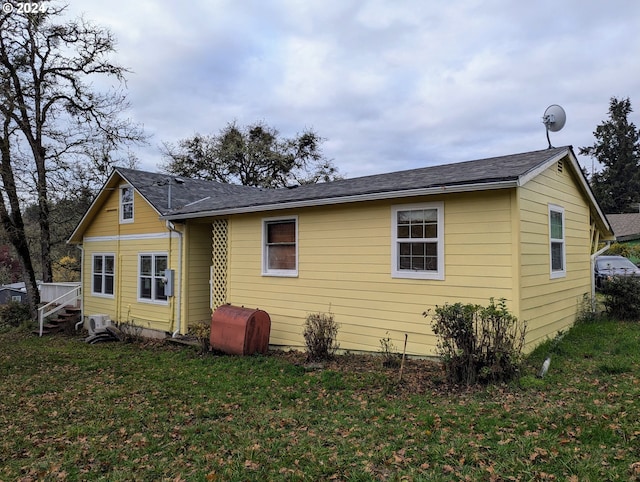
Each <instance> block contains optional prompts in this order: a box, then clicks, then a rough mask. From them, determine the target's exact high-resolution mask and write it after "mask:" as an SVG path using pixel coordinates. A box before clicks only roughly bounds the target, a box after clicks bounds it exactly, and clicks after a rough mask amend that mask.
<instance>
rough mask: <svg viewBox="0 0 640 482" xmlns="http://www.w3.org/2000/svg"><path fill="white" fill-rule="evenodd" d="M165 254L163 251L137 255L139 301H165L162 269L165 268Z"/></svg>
mask: <svg viewBox="0 0 640 482" xmlns="http://www.w3.org/2000/svg"><path fill="white" fill-rule="evenodd" d="M167 259H168V258H167V255H166V254H164V253H142V254H140V256H139V269H138V299H139V300H140V301H150V302H161V303H164V302H166V301H167V296H166V295H165V294H164V285H165V279H164V270H165V269H167V265H168V263H167Z"/></svg>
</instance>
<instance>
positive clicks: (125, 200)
mask: <svg viewBox="0 0 640 482" xmlns="http://www.w3.org/2000/svg"><path fill="white" fill-rule="evenodd" d="M120 222H121V223H132V222H133V188H132V187H131V186H120Z"/></svg>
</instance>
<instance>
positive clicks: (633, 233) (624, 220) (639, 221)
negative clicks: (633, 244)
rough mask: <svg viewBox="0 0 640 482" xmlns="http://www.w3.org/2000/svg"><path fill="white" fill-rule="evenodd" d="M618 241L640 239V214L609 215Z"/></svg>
mask: <svg viewBox="0 0 640 482" xmlns="http://www.w3.org/2000/svg"><path fill="white" fill-rule="evenodd" d="M607 219H608V220H609V223H611V227H612V228H613V234H614V235H615V236H616V239H617V240H618V241H630V240H632V239H640V213H626V214H607Z"/></svg>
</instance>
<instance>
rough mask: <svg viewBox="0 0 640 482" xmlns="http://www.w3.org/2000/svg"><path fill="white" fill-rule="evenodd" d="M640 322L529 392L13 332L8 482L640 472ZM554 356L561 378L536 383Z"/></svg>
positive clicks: (583, 348) (529, 385)
mask: <svg viewBox="0 0 640 482" xmlns="http://www.w3.org/2000/svg"><path fill="white" fill-rule="evenodd" d="M639 347H640V325H639V324H637V323H634V324H631V323H615V322H599V323H593V324H584V325H580V326H578V327H576V328H574V329H573V330H571V331H570V332H569V333H568V334H567V335H566V336H565V337H564V338H563V339H562V340H561V341H560V343H558V344H557V345H553V344H551V343H547V344H546V346H543V347H540V348H539V349H538V350H536V352H535V353H533V354H532V356H531V357H530V359H529V364H528V366H527V367H526V370H525V373H524V374H523V375H524V376H523V378H522V379H521V381H520V383H519V384H513V385H510V386H493V387H483V388H476V389H455V388H452V387H448V386H446V385H445V384H444V383H443V376H442V374H441V373H440V370H439V367H438V366H437V365H434V364H433V363H429V362H426V361H415V360H411V361H409V362H408V363H407V364H406V366H405V369H404V373H403V382H402V383H400V384H399V383H398V370H397V369H386V368H383V367H382V360H381V359H380V358H376V357H361V356H343V357H339V358H338V359H337V360H336V361H335V362H333V363H331V364H329V365H327V366H325V367H324V369H320V370H307V369H305V367H304V363H303V357H301V356H300V355H296V354H287V353H272V354H270V355H268V356H256V357H247V358H238V357H226V356H213V355H210V354H207V355H204V356H202V355H199V354H198V353H197V352H196V351H194V350H192V349H187V348H175V347H168V346H139V345H134V344H122V343H120V344H117V343H113V344H102V345H93V346H91V345H86V344H84V343H82V341H81V340H79V339H74V338H65V337H54V338H36V337H33V336H30V335H26V334H19V333H5V334H1V335H0V380H1V381H2V385H1V388H0V390H1V391H0V480H3V481H4V480H6V481H10V480H11V481H13V480H22V481H32V480H33V481H35V480H87V479H91V480H113V481H115V480H169V481H181V480H188V481H191V480H202V481H216V480H219V481H227V480H238V481H240V480H242V481H245V480H256V481H263V480H313V481H315V480H349V481H364V480H416V481H417V480H429V481H434V480H435V481H438V480H458V479H462V480H465V479H466V480H473V481H475V480H487V481H498V480H522V481H528V480H562V481H565V480H573V481H583V480H590V481H596V480H625V481H628V480H640V383H639V381H640V350H639ZM549 349H552V350H553V355H552V356H553V358H552V362H551V368H550V370H549V373H548V375H547V377H546V378H544V379H542V380H540V379H536V378H535V377H534V376H533V375H534V374H535V373H536V372H537V370H538V369H539V367H540V365H541V363H542V360H543V359H544V357H545V356H546V354H547V351H548V350H549Z"/></svg>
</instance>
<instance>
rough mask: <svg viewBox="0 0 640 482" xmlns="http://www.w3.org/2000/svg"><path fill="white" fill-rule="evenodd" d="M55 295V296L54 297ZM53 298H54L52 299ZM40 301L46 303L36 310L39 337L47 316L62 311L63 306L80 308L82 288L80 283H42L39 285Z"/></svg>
mask: <svg viewBox="0 0 640 482" xmlns="http://www.w3.org/2000/svg"><path fill="white" fill-rule="evenodd" d="M56 295H57V296H56ZM54 296H56V297H55V298H54ZM40 300H41V301H48V303H47V304H45V305H43V306H41V307H40V308H38V326H39V331H40V336H42V329H43V326H44V319H45V318H46V317H47V316H50V315H53V314H54V313H56V312H58V311H60V310H62V309H64V307H65V306H69V305H71V306H75V307H79V308H82V288H81V286H80V283H42V284H41V285H40Z"/></svg>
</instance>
